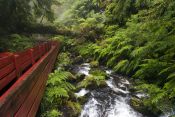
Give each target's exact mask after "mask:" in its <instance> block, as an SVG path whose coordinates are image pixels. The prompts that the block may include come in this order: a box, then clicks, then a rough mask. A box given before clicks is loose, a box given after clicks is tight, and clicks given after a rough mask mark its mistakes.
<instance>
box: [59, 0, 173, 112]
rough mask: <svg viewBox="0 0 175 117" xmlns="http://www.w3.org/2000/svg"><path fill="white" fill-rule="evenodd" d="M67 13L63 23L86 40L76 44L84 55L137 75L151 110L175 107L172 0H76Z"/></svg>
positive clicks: (131, 74)
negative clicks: (146, 94)
mask: <svg viewBox="0 0 175 117" xmlns="http://www.w3.org/2000/svg"><path fill="white" fill-rule="evenodd" d="M89 2H90V3H89ZM64 16H65V18H68V19H69V20H66V19H64V20H63V22H62V23H63V24H64V25H67V26H68V27H69V28H70V29H71V30H73V31H77V32H79V33H80V36H79V37H78V38H79V40H85V41H84V43H83V44H81V45H78V46H77V50H78V51H79V53H80V55H82V56H83V57H93V58H94V59H96V60H98V61H99V62H100V63H101V64H105V65H107V66H108V67H111V68H113V69H114V70H115V71H116V72H118V73H121V74H124V75H128V76H131V77H132V78H134V79H135V80H136V79H137V80H136V81H137V82H136V83H137V84H138V85H140V86H138V87H136V88H137V89H138V90H139V91H143V92H145V93H148V94H149V97H150V98H149V99H147V98H145V99H144V105H145V106H147V107H148V109H149V110H150V111H153V113H155V114H158V112H159V111H161V112H167V110H171V108H173V105H172V104H174V102H175V100H174V98H175V73H174V68H175V66H174V64H175V60H174V59H175V47H174V45H175V27H174V25H175V2H174V1H173V0H114V1H107V0H104V1H100V0H99V1H96V0H92V1H91V0H83V1H80V0H77V1H76V2H75V3H74V5H73V6H72V7H70V10H69V11H67V12H66V13H65V14H64ZM142 89H143V90H142Z"/></svg>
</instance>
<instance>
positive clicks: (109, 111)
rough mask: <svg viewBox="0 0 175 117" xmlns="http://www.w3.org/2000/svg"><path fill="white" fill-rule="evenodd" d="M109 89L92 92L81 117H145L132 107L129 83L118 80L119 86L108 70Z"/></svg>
mask: <svg viewBox="0 0 175 117" xmlns="http://www.w3.org/2000/svg"><path fill="white" fill-rule="evenodd" d="M106 73H107V74H108V75H109V77H110V78H109V79H108V80H107V81H106V83H107V85H108V87H105V88H100V89H95V90H93V91H91V93H90V97H89V100H88V102H87V103H86V104H85V105H84V108H83V110H82V112H81V115H80V117H143V115H142V114H140V113H138V112H136V111H135V110H134V109H133V108H132V107H131V106H130V103H129V101H130V97H131V96H130V92H129V90H128V87H129V85H130V83H129V81H128V80H126V79H125V78H118V80H117V84H116V83H115V81H114V80H115V78H114V76H113V75H111V74H112V71H111V70H107V71H106Z"/></svg>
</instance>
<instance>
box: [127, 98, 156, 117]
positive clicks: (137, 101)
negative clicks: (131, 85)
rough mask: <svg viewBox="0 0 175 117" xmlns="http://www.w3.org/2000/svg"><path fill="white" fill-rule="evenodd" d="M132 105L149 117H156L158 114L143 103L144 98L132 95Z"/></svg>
mask: <svg viewBox="0 0 175 117" xmlns="http://www.w3.org/2000/svg"><path fill="white" fill-rule="evenodd" d="M130 104H131V106H132V107H133V108H134V109H135V110H137V111H138V112H140V113H142V114H143V115H147V116H149V117H156V115H155V114H154V113H153V112H151V110H150V109H149V108H148V107H147V106H145V105H144V104H143V100H141V99H139V98H136V97H132V98H131V100H130Z"/></svg>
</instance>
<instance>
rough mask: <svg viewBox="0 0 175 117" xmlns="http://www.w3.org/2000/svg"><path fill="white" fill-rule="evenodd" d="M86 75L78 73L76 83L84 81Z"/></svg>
mask: <svg viewBox="0 0 175 117" xmlns="http://www.w3.org/2000/svg"><path fill="white" fill-rule="evenodd" d="M85 76H86V75H85V74H83V73H77V74H76V75H75V77H76V82H80V81H82V80H83V79H84V78H85Z"/></svg>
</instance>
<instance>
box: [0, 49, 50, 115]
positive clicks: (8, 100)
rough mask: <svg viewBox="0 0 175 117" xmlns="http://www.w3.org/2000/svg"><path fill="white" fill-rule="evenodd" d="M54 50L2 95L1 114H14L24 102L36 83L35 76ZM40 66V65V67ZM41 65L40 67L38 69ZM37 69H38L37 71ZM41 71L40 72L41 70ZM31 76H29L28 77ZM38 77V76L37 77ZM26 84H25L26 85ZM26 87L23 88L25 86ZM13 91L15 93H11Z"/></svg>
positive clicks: (0, 98) (0, 100)
mask: <svg viewBox="0 0 175 117" xmlns="http://www.w3.org/2000/svg"><path fill="white" fill-rule="evenodd" d="M52 51H53V48H52V50H50V52H49V53H48V54H46V55H45V56H44V57H42V58H41V59H40V60H39V61H38V62H37V64H35V65H34V66H33V67H32V68H31V69H30V70H28V71H27V72H26V73H25V74H24V75H23V76H22V77H21V78H19V80H18V81H17V82H16V83H15V84H14V85H13V86H12V87H11V88H10V89H9V90H8V91H7V92H6V93H5V94H4V95H3V96H1V97H0V113H1V115H4V116H5V115H6V114H7V113H12V115H13V114H14V113H15V112H16V110H18V109H19V107H20V106H21V104H22V103H23V101H24V99H26V96H27V95H28V94H29V91H30V90H31V88H32V87H33V85H34V82H35V81H34V78H32V77H34V76H35V77H36V75H35V74H34V71H35V72H36V73H37V72H39V70H40V69H41V68H43V63H45V62H44V61H45V59H49V58H48V56H49V55H51V54H52ZM39 66H40V67H39ZM38 67H39V69H37V68H38ZM36 69H37V71H36ZM39 73H40V72H39ZM29 76H30V77H29ZM28 77H29V78H28ZM35 79H36V78H35ZM24 85H25V86H24ZM23 86H24V88H21V87H23ZM26 90H28V91H26ZM11 92H13V93H11Z"/></svg>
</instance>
